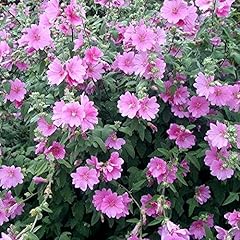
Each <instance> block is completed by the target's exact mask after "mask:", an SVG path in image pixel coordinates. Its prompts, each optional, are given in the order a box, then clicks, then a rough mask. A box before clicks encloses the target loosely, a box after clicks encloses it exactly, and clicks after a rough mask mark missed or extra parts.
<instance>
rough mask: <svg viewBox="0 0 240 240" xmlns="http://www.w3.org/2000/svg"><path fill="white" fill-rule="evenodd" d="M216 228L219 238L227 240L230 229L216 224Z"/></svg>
mask: <svg viewBox="0 0 240 240" xmlns="http://www.w3.org/2000/svg"><path fill="white" fill-rule="evenodd" d="M214 228H215V230H216V231H217V236H216V237H217V239H219V240H226V239H227V236H228V231H227V230H225V229H223V228H221V227H219V226H214Z"/></svg>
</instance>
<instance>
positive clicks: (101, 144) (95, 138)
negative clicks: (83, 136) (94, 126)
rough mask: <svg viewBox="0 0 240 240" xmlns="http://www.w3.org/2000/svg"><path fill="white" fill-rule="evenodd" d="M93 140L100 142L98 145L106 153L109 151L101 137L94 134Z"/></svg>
mask: <svg viewBox="0 0 240 240" xmlns="http://www.w3.org/2000/svg"><path fill="white" fill-rule="evenodd" d="M93 141H95V142H96V143H97V144H98V146H99V147H100V148H101V149H102V151H103V152H104V153H105V152H106V151H107V149H106V146H105V144H104V142H103V140H102V139H101V138H100V137H97V136H94V137H93Z"/></svg>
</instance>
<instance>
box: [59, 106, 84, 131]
mask: <svg viewBox="0 0 240 240" xmlns="http://www.w3.org/2000/svg"><path fill="white" fill-rule="evenodd" d="M84 117H85V112H84V108H83V106H82V105H80V104H79V103H78V102H71V103H66V104H65V106H64V107H63V109H62V119H63V121H64V123H66V124H68V125H69V126H70V127H74V126H76V127H79V126H80V125H81V124H82V121H83V118H84Z"/></svg>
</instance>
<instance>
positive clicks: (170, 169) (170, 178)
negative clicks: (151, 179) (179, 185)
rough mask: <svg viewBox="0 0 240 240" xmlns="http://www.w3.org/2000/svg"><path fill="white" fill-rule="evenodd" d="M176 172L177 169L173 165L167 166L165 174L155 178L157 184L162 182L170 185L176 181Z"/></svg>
mask: <svg viewBox="0 0 240 240" xmlns="http://www.w3.org/2000/svg"><path fill="white" fill-rule="evenodd" d="M177 170H178V168H177V167H176V166H175V165H170V164H169V166H167V171H166V173H164V174H162V175H159V176H158V177H157V182H158V184H160V183H162V182H166V183H170V184H172V183H174V181H175V180H176V179H177Z"/></svg>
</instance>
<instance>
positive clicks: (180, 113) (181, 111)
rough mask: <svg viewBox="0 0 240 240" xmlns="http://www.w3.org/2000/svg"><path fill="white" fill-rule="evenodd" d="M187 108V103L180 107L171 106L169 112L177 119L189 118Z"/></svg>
mask: <svg viewBox="0 0 240 240" xmlns="http://www.w3.org/2000/svg"><path fill="white" fill-rule="evenodd" d="M187 108H188V103H185V104H182V105H175V104H171V111H172V113H173V115H174V116H176V117H179V118H184V117H186V118H189V116H190V113H189V112H188V110H187Z"/></svg>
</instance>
